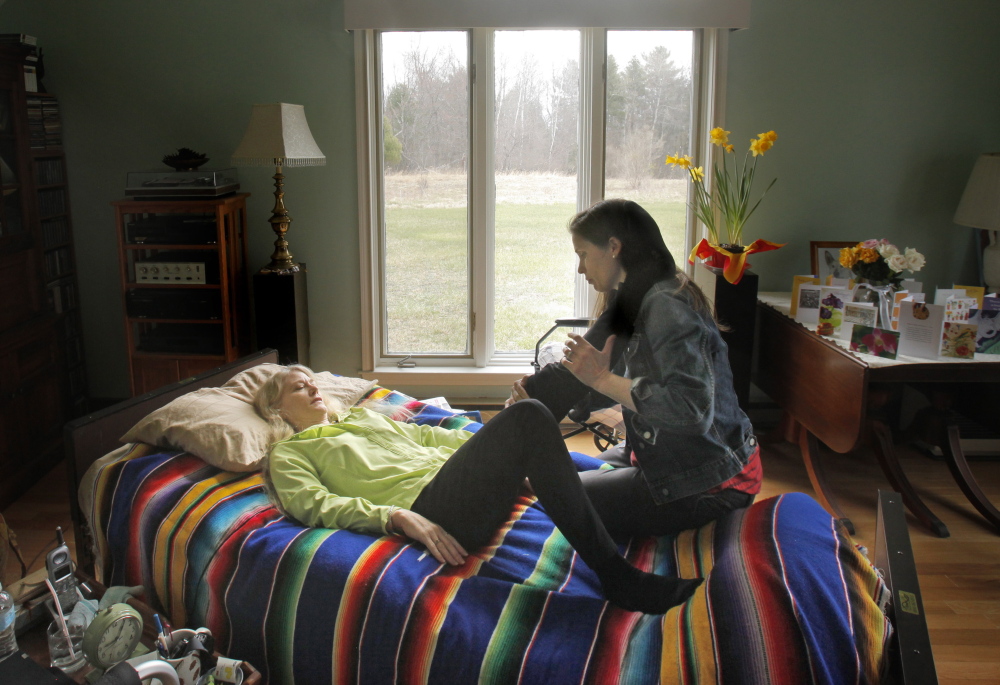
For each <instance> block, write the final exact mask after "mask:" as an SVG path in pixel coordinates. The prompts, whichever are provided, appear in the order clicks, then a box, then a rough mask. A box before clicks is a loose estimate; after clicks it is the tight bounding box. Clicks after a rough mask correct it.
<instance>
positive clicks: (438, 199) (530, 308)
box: [381, 31, 692, 354]
mask: <svg viewBox="0 0 1000 685" xmlns="http://www.w3.org/2000/svg"><path fill="white" fill-rule="evenodd" d="M495 36H496V38H495V53H494V54H495V59H494V62H495V72H494V75H493V77H494V90H495V101H494V103H495V114H494V122H493V123H494V127H495V139H496V147H495V150H494V155H495V159H494V173H495V183H496V206H495V226H494V240H495V254H494V260H495V267H494V290H495V296H494V302H493V306H494V314H495V326H494V338H495V348H496V350H497V351H498V352H520V351H528V350H531V349H533V347H534V344H535V341H536V340H537V339H538V337H539V336H540V335H541V334H542V333H544V332H545V331H546V330H547V329H548V328H549V327H550V326H551V325H552V322H553V320H554V319H556V318H558V317H562V316H570V315H572V314H573V300H574V297H573V294H574V287H575V282H574V278H573V274H574V273H575V270H576V260H575V256H574V255H573V250H572V244H571V242H570V239H569V234H568V232H567V225H568V222H569V220H570V218H571V217H572V216H573V214H574V213H575V211H576V197H577V175H578V169H577V163H578V162H577V160H578V158H579V134H578V126H579V116H580V67H579V54H580V32H579V31H498V32H496V34H495ZM467 40H468V37H467V34H466V33H464V32H459V31H448V32H443V31H442V32H387V33H383V34H381V41H382V42H381V60H382V84H383V92H382V102H383V114H384V119H383V135H384V160H385V168H384V176H383V192H384V200H385V241H384V244H385V253H384V259H385V263H384V265H383V272H382V275H383V282H384V299H385V302H384V313H383V316H384V322H385V350H386V352H387V353H388V354H411V353H413V354H422V353H427V354H463V353H467V352H468V351H469V332H470V331H469V328H468V323H467V321H468V312H469V298H470V286H469V267H468V264H469V261H470V255H469V237H468V206H469V199H468V197H469V195H468V193H469V190H468V183H469V181H468V162H469V149H468V140H469V134H468V126H469V118H468V111H469V91H468V56H467V55H468V44H467ZM691 59H692V48H691V32H685V31H655V32H653V31H643V32H636V31H629V32H625V31H609V32H608V81H607V100H608V108H607V115H606V116H607V149H606V172H605V186H606V189H605V195H606V197H627V198H629V199H633V200H636V201H637V202H639V203H640V204H642V205H643V206H644V207H645V208H646V209H647V210H649V211H650V213H651V214H652V215H653V216H654V218H656V220H657V222H658V223H659V225H660V227H661V230H662V231H663V234H664V239H665V240H666V242H667V245H668V247H670V249H671V251H673V252H674V253H675V257H676V259H677V260H678V263H680V262H682V260H683V259H684V258H686V254H685V253H684V248H685V202H686V200H687V191H688V188H687V185H688V183H687V181H686V179H684V178H683V177H680V176H679V174H678V172H677V171H676V170H674V169H672V168H670V167H667V166H666V165H664V158H665V157H666V155H667V154H673V153H676V152H684V153H686V152H687V151H688V150H689V145H690V142H689V138H690V121H691V91H692V88H691Z"/></svg>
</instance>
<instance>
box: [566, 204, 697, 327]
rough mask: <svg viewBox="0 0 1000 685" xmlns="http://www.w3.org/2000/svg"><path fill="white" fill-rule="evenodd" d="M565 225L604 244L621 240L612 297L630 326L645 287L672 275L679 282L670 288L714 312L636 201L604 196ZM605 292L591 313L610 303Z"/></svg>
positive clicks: (600, 310) (633, 322)
mask: <svg viewBox="0 0 1000 685" xmlns="http://www.w3.org/2000/svg"><path fill="white" fill-rule="evenodd" d="M569 231H570V233H572V234H573V235H576V236H579V237H580V238H583V239H584V240H586V241H587V242H590V243H593V244H594V245H597V246H598V247H602V248H606V247H607V245H608V243H609V242H610V240H611V238H617V239H618V241H619V242H621V244H622V249H621V252H619V254H618V259H619V260H620V262H621V265H622V268H623V269H624V270H625V281H624V282H623V283H622V284H621V286H619V288H618V293H617V296H616V297H615V298H614V302H615V306H617V307H620V308H621V312H622V319H623V320H622V321H620V322H619V324H620V326H621V327H623V328H625V329H626V330H628V331H629V332H631V329H632V327H633V326H634V324H635V319H636V317H637V316H638V315H639V307H640V305H641V304H642V298H643V297H644V296H645V295H646V292H648V291H649V289H650V288H651V287H652V286H653V284H654V283H658V282H660V281H664V280H667V279H670V278H675V279H677V283H678V287H677V289H676V290H675V291H674V292H675V293H683V294H685V295H687V297H686V298H685V299H686V300H687V301H688V302H689V303H690V304H691V306H692V307H693V308H694V309H695V310H696V311H704V312H709V313H710V314H711V313H712V306H711V304H710V303H709V301H708V298H707V297H705V293H703V292H702V291H701V288H699V287H698V286H697V284H695V283H694V282H693V281H692V280H691V279H690V278H688V277H687V274H685V273H684V272H683V271H681V270H680V269H678V268H677V262H676V261H675V260H674V256H673V255H672V254H670V250H669V249H667V245H666V243H664V242H663V235H662V234H661V233H660V227H659V226H657V224H656V220H655V219H653V217H652V216H650V215H649V212H647V211H646V210H645V209H643V208H642V207H641V206H640V205H639V204H638V203H636V202H633V201H632V200H623V199H617V198H615V199H610V200H602V201H601V202H598V203H596V204H594V205H593V206H591V207H589V208H587V209H585V210H583V211H582V212H580V213H578V214H577V215H576V216H574V217H573V218H572V219H570V222H569ZM608 295H609V294H605V293H601V297H600V298H599V299H598V303H597V306H598V311H597V312H596V313H595V316H596V315H600V314H601V313H603V312H604V311H605V309H607V307H608V306H609V304H610V302H611V298H610V297H609V296H608ZM713 319H714V316H713ZM618 327H619V326H616V328H618Z"/></svg>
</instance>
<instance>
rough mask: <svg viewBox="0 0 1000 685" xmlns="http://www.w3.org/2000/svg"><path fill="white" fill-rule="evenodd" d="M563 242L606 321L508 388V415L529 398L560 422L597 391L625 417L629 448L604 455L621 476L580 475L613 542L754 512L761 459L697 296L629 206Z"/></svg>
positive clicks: (602, 211)
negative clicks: (554, 360)
mask: <svg viewBox="0 0 1000 685" xmlns="http://www.w3.org/2000/svg"><path fill="white" fill-rule="evenodd" d="M569 230H570V235H571V236H572V239H573V249H574V251H575V252H576V254H577V256H578V257H579V260H580V266H579V269H578V271H579V273H580V274H582V275H583V276H585V277H586V279H587V281H588V282H589V283H591V284H592V285H593V286H594V289H595V290H597V292H598V293H600V294H601V296H602V297H603V298H604V299H603V301H604V303H605V306H604V307H603V313H602V314H601V316H600V318H598V320H597V321H596V322H595V323H594V325H593V326H592V327H591V328H590V330H588V331H587V333H586V335H584V336H580V335H576V334H574V333H571V334H570V340H569V341H567V343H566V356H565V359H563V361H562V363H561V364H550V365H548V366H546V367H545V368H544V369H542V370H541V371H540V372H539V373H537V374H535V375H533V376H525V377H524V378H523V379H521V380H520V381H518V382H517V383H515V384H514V387H513V389H512V392H511V398H510V400H508V404H510V405H512V406H517V404H514V403H515V402H517V403H519V402H518V401H519V400H523V399H525V398H529V397H530V398H535V399H537V400H539V401H541V402H542V403H543V404H544V405H545V406H546V407H548V408H549V410H550V411H551V412H552V414H553V415H554V416H556V417H557V418H562V417H563V416H565V415H566V413H567V412H568V411H569V409H570V408H571V407H573V406H574V405H575V404H577V402H578V401H579V400H580V399H581V398H582V397H584V396H585V395H586V393H587V392H588V391H591V390H593V391H595V392H596V393H599V394H600V395H601V396H602V398H603V399H604V400H605V402H604V403H603V406H611V405H613V404H615V403H619V404H621V405H622V408H623V413H624V418H625V430H626V437H627V439H626V442H625V444H622V445H620V446H618V447H616V448H612V450H609V451H608V452H607V453H605V454H604V455H601V456H602V457H603V458H605V459H606V460H607V461H609V462H610V463H612V464H613V465H615V466H619V467H621V468H616V469H613V470H602V471H586V472H584V473H581V474H580V478H581V479H582V480H583V485H584V489H585V490H586V492H587V495H588V496H589V497H590V500H591V502H592V504H593V505H594V507H595V508H596V510H597V512H598V514H599V515H600V517H601V520H602V521H603V522H604V525H605V526H606V528H607V529H608V531H610V532H611V534H612V535H615V536H621V537H629V536H635V535H642V536H650V535H668V534H672V533H676V532H678V531H681V530H688V529H692V528H698V527H700V526H703V525H705V524H706V523H708V522H709V521H712V520H714V519H717V518H719V517H720V516H722V515H723V514H725V513H726V512H728V511H731V510H733V509H738V508H742V507H748V506H750V504H751V503H752V502H753V499H754V495H755V494H757V493H758V492H759V491H760V484H761V468H760V450H759V447H758V446H757V439H756V438H755V437H754V434H753V427H752V426H751V425H750V420H749V419H748V418H747V416H746V414H744V413H743V411H742V410H741V409H740V406H739V403H738V401H737V399H736V392H735V390H734V389H733V373H732V370H731V369H730V367H729V356H728V352H727V349H726V343H725V342H723V340H722V337H721V336H720V335H719V328H718V326H717V325H716V323H715V321H714V319H713V318H712V311H711V306H710V305H709V303H708V301H707V300H706V298H705V295H704V294H703V293H702V292H701V289H700V288H698V286H697V285H695V284H694V283H692V282H691V281H690V280H688V278H687V277H686V276H685V275H684V274H683V273H682V272H681V271H679V270H678V269H677V265H676V264H675V262H674V258H673V256H672V255H671V254H670V250H668V249H667V246H666V245H665V244H664V243H663V237H662V236H661V234H660V229H659V227H658V226H657V225H656V221H654V220H653V217H651V216H650V215H649V213H648V212H646V210H644V209H643V208H642V207H640V206H639V205H638V204H636V203H635V202H632V201H630V200H605V201H603V202H598V203H597V204H595V205H594V206H593V207H591V208H589V209H586V210H584V211H582V212H580V213H579V214H577V215H576V216H575V217H573V219H572V220H571V221H570V225H569Z"/></svg>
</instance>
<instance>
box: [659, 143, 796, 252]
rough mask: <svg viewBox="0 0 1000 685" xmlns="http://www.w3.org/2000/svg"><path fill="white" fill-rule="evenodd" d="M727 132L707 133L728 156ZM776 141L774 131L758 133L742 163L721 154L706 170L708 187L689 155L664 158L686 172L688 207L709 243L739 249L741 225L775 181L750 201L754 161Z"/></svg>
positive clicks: (755, 168) (732, 149)
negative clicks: (691, 193)
mask: <svg viewBox="0 0 1000 685" xmlns="http://www.w3.org/2000/svg"><path fill="white" fill-rule="evenodd" d="M730 133H731V131H727V130H726V129H724V128H722V127H721V126H716V127H715V128H713V129H712V130H711V131H710V132H709V139H710V140H711V143H712V144H713V145H717V146H719V147H721V148H722V149H723V150H725V151H726V152H729V153H731V152H734V151H735V148H734V147H733V145H732V144H731V143H730V142H729V135H730ZM777 139H778V134H777V133H775V132H774V131H768V132H767V133H760V134H758V135H757V138H756V139H753V140H751V142H750V149H749V150H748V151H747V153H746V155H744V157H743V160H742V162H741V161H740V160H739V159H734V160H733V161H732V162H729V161H728V157H727V156H725V155H723V156H722V160H721V163H717V164H715V165H714V166H713V167H712V168H711V169H710V170H709V175H710V177H711V188H708V187H706V186H707V183H706V178H705V175H706V174H705V167H704V166H694V162H693V161H692V159H691V157H690V155H681V154H676V155H670V156H668V157H667V160H666V163H667V164H670V165H673V166H677V167H680V168H681V169H684V170H685V171H687V172H688V176H689V177H690V178H691V182H692V183H693V184H694V200H693V201H692V203H691V205H692V208H693V209H694V212H695V215H696V216H697V217H698V220H699V221H701V222H702V223H703V224H705V227H706V228H707V229H708V235H709V241H710V244H714V245H729V246H736V247H742V246H743V226H744V224H746V222H747V219H749V218H750V215H751V214H753V213H754V211H756V209H757V207H758V205H760V201H761V200H762V199H763V197H764V195H766V194H767V192H768V191H769V190H770V189H771V186H773V185H774V182H775V180H777V179H774V180H772V181H771V183H770V185H768V186H767V188H765V189H764V192H763V193H762V194H761V195H760V197H758V198H757V199H756V201H753V200H752V199H751V189H752V187H753V179H754V175H755V173H756V170H757V159H756V158H757V157H758V156H760V155H763V154H764V153H765V152H767V151H768V150H770V149H771V147H773V146H774V141H776V140H777ZM750 153H753V157H754V159H753V160H751V159H750ZM723 225H724V227H725V230H723ZM770 249H775V248H770Z"/></svg>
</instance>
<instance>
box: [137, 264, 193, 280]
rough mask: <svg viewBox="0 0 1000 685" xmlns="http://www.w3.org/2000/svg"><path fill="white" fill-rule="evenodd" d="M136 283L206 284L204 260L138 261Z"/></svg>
mask: <svg viewBox="0 0 1000 685" xmlns="http://www.w3.org/2000/svg"><path fill="white" fill-rule="evenodd" d="M135 282H136V283H197V284H202V285H204V284H205V282H206V281H205V263H204V262H136V264H135Z"/></svg>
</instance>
